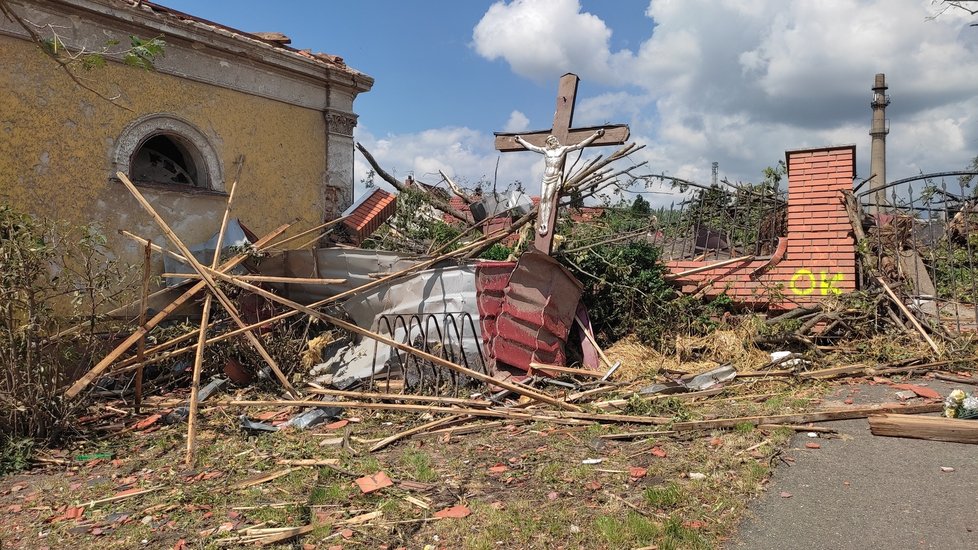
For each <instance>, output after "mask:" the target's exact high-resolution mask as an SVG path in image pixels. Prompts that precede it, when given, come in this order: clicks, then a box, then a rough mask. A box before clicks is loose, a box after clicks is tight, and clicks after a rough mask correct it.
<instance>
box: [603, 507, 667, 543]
mask: <svg viewBox="0 0 978 550" xmlns="http://www.w3.org/2000/svg"><path fill="white" fill-rule="evenodd" d="M594 528H595V531H596V532H597V534H598V536H599V537H600V539H601V541H602V542H604V543H605V544H607V545H608V547H609V548H634V547H636V546H648V545H649V544H651V543H652V542H654V541H655V539H656V538H657V536H658V535H659V532H660V530H659V527H658V526H657V525H656V524H655V523H653V522H652V521H650V520H649V519H647V518H645V517H644V516H642V515H640V514H638V513H636V512H632V511H629V512H628V513H627V514H625V516H624V517H618V516H610V515H606V516H598V517H597V518H595V520H594Z"/></svg>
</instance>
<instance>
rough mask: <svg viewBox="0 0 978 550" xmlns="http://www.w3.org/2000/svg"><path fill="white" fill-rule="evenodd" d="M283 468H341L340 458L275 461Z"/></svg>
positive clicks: (284, 459)
mask: <svg viewBox="0 0 978 550" xmlns="http://www.w3.org/2000/svg"><path fill="white" fill-rule="evenodd" d="M275 463H276V464H279V465H281V466H339V465H340V459H338V458H281V459H279V460H276V461H275Z"/></svg>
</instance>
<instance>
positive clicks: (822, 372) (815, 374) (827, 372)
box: [798, 364, 866, 379]
mask: <svg viewBox="0 0 978 550" xmlns="http://www.w3.org/2000/svg"><path fill="white" fill-rule="evenodd" d="M865 371H866V365H858V364H857V365H844V366H841V367H832V368H829V369H819V370H811V371H807V372H799V373H798V378H802V379H823V378H825V379H827V378H836V377H838V376H844V375H847V374H855V373H862V372H865Z"/></svg>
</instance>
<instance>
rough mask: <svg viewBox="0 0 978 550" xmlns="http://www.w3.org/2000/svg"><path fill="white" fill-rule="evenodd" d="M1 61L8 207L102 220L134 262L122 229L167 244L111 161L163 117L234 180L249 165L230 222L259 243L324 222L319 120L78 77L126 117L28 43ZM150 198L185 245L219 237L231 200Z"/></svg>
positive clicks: (166, 80)
mask: <svg viewBox="0 0 978 550" xmlns="http://www.w3.org/2000/svg"><path fill="white" fill-rule="evenodd" d="M0 51H2V52H3V59H4V66H3V70H2V71H0V200H3V201H6V202H9V203H11V204H12V205H14V206H15V207H16V208H19V209H21V210H26V211H29V212H31V213H34V214H37V215H41V216H50V217H55V218H58V219H63V220H69V221H71V222H76V223H87V222H92V221H97V222H100V223H101V224H102V226H103V228H104V230H105V232H106V233H107V234H108V235H109V238H110V246H111V247H112V248H113V250H116V251H117V252H118V253H119V254H120V255H121V256H122V257H123V258H125V259H127V260H130V261H132V262H133V263H136V262H138V261H139V258H140V257H141V255H140V253H139V251H138V249H137V247H136V245H134V244H132V243H131V242H130V241H128V240H124V239H123V238H122V237H119V236H118V235H117V230H118V229H128V230H130V231H132V232H134V233H137V234H140V235H142V236H144V237H147V238H152V239H153V240H154V242H159V243H162V242H163V234H162V232H161V231H160V230H159V229H158V228H157V226H156V225H155V224H154V223H153V222H152V220H151V219H150V218H149V216H147V215H146V214H145V213H144V212H143V211H142V209H141V208H140V207H139V205H138V204H137V203H136V201H135V200H134V199H133V198H132V197H131V196H130V195H129V193H128V192H127V191H126V189H125V188H124V187H123V186H122V185H121V184H120V183H118V182H113V181H111V180H110V176H112V175H113V165H112V159H111V155H112V151H113V150H114V146H115V142H116V140H117V139H118V138H119V136H120V134H122V132H123V130H124V129H125V128H126V126H127V125H128V124H130V123H131V122H132V121H134V120H136V119H137V118H139V117H141V116H145V115H147V114H151V113H166V114H172V115H175V116H177V117H180V118H182V119H184V120H186V121H188V122H190V123H191V124H193V125H194V126H196V127H197V128H198V129H200V130H201V131H202V132H203V133H204V134H205V135H206V136H207V137H208V139H209V140H210V142H211V143H212V144H213V145H214V147H215V148H216V149H217V152H218V155H219V156H220V157H221V159H222V162H223V167H224V174H225V177H226V178H227V179H228V180H231V179H233V178H234V173H235V168H234V160H235V159H236V158H237V157H238V155H244V156H245V163H244V168H243V172H242V176H241V179H240V182H239V184H238V188H237V193H236V197H235V205H234V215H235V216H236V217H238V218H240V219H241V220H242V222H243V223H244V224H245V225H247V226H248V227H249V228H250V229H252V230H253V231H254V232H255V233H257V234H259V235H261V234H263V233H265V232H267V231H269V230H271V229H273V228H275V227H277V226H279V225H281V224H283V223H286V222H289V221H293V220H295V219H297V218H298V219H299V220H300V222H299V223H298V224H296V227H295V231H298V230H301V229H303V228H308V227H310V226H312V225H314V224H316V223H320V222H321V218H322V216H323V205H322V197H321V185H322V182H323V179H324V173H325V170H326V166H325V164H326V133H325V132H326V130H325V121H324V120H323V114H322V113H321V112H319V111H316V110H314V109H306V108H301V107H295V106H291V105H287V104H284V103H280V102H277V101H273V100H270V99H265V98H261V97H256V96H253V95H249V94H244V93H241V92H236V91H232V90H228V89H224V88H220V87H217V86H211V85H207V84H203V83H199V82H195V81H190V80H186V79H181V78H178V77H175V76H170V75H166V74H161V73H157V72H148V71H145V70H142V69H137V68H134V67H128V66H123V65H118V64H115V63H110V64H109V65H108V66H107V67H104V68H100V69H95V70H93V71H90V72H86V73H82V74H80V76H81V77H82V78H85V79H88V80H90V81H91V83H92V86H93V87H94V88H96V89H99V90H105V91H106V93H107V95H109V96H115V95H116V94H118V95H119V96H120V97H119V99H118V101H117V103H118V104H120V105H124V106H126V107H128V108H129V109H131V110H132V111H128V110H125V109H122V108H120V107H118V106H116V105H113V104H111V103H109V102H107V101H105V100H103V99H101V98H99V97H97V96H96V95H94V94H92V93H91V92H89V91H86V90H84V89H82V88H80V87H79V86H77V85H76V84H75V83H74V82H72V81H71V79H69V78H68V77H67V75H65V74H64V73H63V71H62V70H61V69H60V68H59V67H58V66H57V64H56V63H55V62H54V61H53V60H51V59H50V58H49V57H47V56H46V55H44V54H43V53H42V52H41V51H40V50H39V49H38V47H37V46H35V45H34V44H32V43H30V42H27V41H23V40H18V39H15V38H11V37H7V36H0ZM227 185H228V188H230V181H228V182H227ZM143 190H144V195H145V196H146V198H147V199H148V200H149V201H150V202H151V203H152V204H153V205H154V206H156V207H157V209H158V210H159V212H160V213H161V214H162V215H163V217H164V218H165V219H166V220H167V221H168V222H170V223H171V225H172V226H173V227H174V229H175V230H176V232H177V233H178V234H179V235H180V236H181V237H182V238H183V239H184V241H185V242H186V243H187V244H193V243H197V242H200V241H203V240H206V239H207V238H209V237H210V236H211V235H212V234H213V233H215V232H216V231H217V230H218V228H219V226H220V219H221V215H222V214H223V212H224V204H225V200H226V198H225V197H223V196H221V195H199V194H196V195H195V194H188V193H184V192H179V191H174V192H168V191H160V190H158V189H156V188H143Z"/></svg>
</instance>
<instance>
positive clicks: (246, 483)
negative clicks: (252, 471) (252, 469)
mask: <svg viewBox="0 0 978 550" xmlns="http://www.w3.org/2000/svg"><path fill="white" fill-rule="evenodd" d="M294 471H295V468H285V469H284V470H277V471H275V472H270V473H267V474H261V475H258V476H255V477H251V478H248V479H245V480H243V481H239V482H237V483H235V484H234V485H231V489H244V488H246V487H251V486H252V485H260V484H262V483H267V482H269V481H272V480H273V479H278V478H280V477H282V476H286V475H289V474H291V473H292V472H294Z"/></svg>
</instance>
